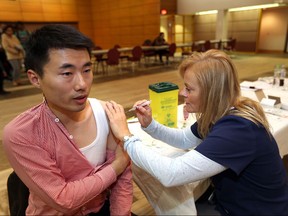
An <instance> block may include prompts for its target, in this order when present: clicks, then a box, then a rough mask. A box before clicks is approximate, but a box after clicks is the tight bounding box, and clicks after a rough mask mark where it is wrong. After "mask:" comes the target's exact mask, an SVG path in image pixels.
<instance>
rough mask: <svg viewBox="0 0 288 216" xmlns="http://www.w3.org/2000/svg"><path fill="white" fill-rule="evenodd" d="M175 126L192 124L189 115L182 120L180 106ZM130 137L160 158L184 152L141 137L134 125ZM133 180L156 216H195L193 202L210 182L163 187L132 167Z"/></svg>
mask: <svg viewBox="0 0 288 216" xmlns="http://www.w3.org/2000/svg"><path fill="white" fill-rule="evenodd" d="M178 110H179V111H178V126H179V127H183V125H184V126H185V124H187V125H190V124H192V122H194V121H195V120H194V119H193V118H192V115H191V116H190V117H189V119H188V120H186V121H184V120H183V114H182V110H183V106H182V105H180V106H179V107H178ZM129 128H130V130H131V132H132V133H133V134H137V136H138V137H140V138H141V139H142V141H143V143H144V144H145V145H146V146H149V147H151V148H152V149H154V151H156V152H159V153H160V154H162V155H166V156H170V157H177V156H179V155H182V154H184V153H185V151H184V150H181V149H177V148H174V147H171V146H169V145H167V144H165V143H163V142H161V141H159V140H155V139H153V138H152V137H151V136H150V135H148V134H147V133H145V132H144V131H143V130H142V129H141V128H140V124H139V123H138V122H136V123H129ZM132 170H133V179H134V181H135V183H136V184H137V185H138V186H139V188H140V189H141V190H142V191H143V193H144V194H145V196H146V198H147V200H148V201H149V202H150V204H151V206H152V207H153V208H154V211H155V213H156V214H157V215H196V214H197V211H196V208H195V200H197V199H198V198H199V197H200V196H201V195H202V194H203V193H204V192H205V191H206V189H207V188H208V186H209V185H210V180H208V179H205V180H202V181H198V182H193V183H190V184H186V185H182V186H177V187H169V188H167V187H164V186H163V185H162V184H161V183H160V182H159V181H158V180H157V179H155V178H154V177H153V176H151V175H150V174H149V173H147V172H145V171H144V170H142V169H140V168H139V167H137V166H136V165H133V166H132Z"/></svg>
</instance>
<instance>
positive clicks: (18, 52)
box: [1, 25, 24, 86]
mask: <svg viewBox="0 0 288 216" xmlns="http://www.w3.org/2000/svg"><path fill="white" fill-rule="evenodd" d="M3 32H4V33H3V34H2V35H1V38H2V46H3V48H4V50H5V53H6V55H7V59H8V61H9V62H10V64H11V66H12V68H13V71H12V78H13V85H14V86H17V85H21V81H20V75H21V71H22V61H23V57H24V49H23V47H22V45H21V43H20V41H19V40H18V38H17V37H16V36H15V35H14V30H13V27H12V25H6V26H5V27H4V28H3Z"/></svg>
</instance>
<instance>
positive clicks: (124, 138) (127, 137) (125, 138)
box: [122, 134, 134, 143]
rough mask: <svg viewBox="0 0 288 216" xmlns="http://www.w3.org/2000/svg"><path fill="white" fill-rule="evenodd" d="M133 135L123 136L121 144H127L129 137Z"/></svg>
mask: <svg viewBox="0 0 288 216" xmlns="http://www.w3.org/2000/svg"><path fill="white" fill-rule="evenodd" d="M133 136H134V135H133V134H130V135H127V136H124V137H123V140H122V141H123V143H125V142H127V141H128V140H129V139H130V138H131V137H133Z"/></svg>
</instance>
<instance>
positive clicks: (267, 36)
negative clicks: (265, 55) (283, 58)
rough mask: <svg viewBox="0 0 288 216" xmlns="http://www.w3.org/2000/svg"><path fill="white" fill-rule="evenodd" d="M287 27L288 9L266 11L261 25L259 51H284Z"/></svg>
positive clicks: (263, 13)
mask: <svg viewBox="0 0 288 216" xmlns="http://www.w3.org/2000/svg"><path fill="white" fill-rule="evenodd" d="M287 27H288V7H284V8H271V9H266V10H264V11H263V12H262V19H261V25H260V33H259V45H258V50H259V51H268V52H269V51H273V52H274V51H279V52H282V51H284V49H285V43H286V37H287V35H286V34H287Z"/></svg>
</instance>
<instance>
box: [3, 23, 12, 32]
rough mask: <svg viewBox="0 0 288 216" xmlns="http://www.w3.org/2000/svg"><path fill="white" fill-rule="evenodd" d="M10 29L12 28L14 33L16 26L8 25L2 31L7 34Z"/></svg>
mask: <svg viewBox="0 0 288 216" xmlns="http://www.w3.org/2000/svg"><path fill="white" fill-rule="evenodd" d="M8 28H12V29H13V31H14V26H13V25H11V24H7V25H5V26H4V28H3V29H2V31H3V32H6V31H7V29H8Z"/></svg>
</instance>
